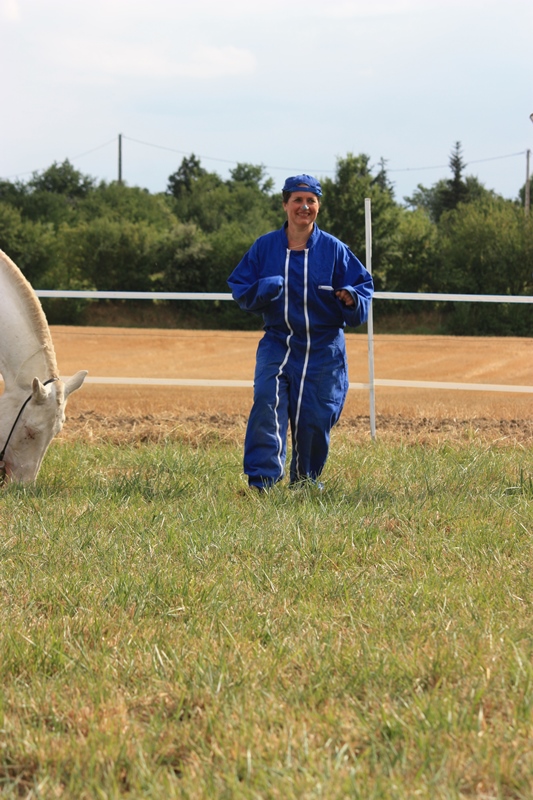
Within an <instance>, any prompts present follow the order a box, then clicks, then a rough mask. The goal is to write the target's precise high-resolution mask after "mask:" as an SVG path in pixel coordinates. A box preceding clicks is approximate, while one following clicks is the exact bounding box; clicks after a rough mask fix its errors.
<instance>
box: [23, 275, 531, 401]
mask: <svg viewBox="0 0 533 800" xmlns="http://www.w3.org/2000/svg"><path fill="white" fill-rule="evenodd" d="M35 294H36V295H37V296H38V297H58V298H83V299H88V300H211V301H213V300H224V301H225V300H233V298H232V296H231V294H229V293H225V292H103V291H102V292H100V291H77V290H62V289H58V290H56V289H38V290H36V292H35ZM374 299H375V300H431V301H438V302H444V301H450V302H468V303H470V302H474V303H533V296H523V295H489V294H487V295H484V294H429V293H423V292H421V293H417V292H375V293H374ZM372 337H373V331H372V333H370V332H369V338H372ZM371 349H372V348H371ZM532 373H533V365H532ZM369 377H370V381H369V382H368V383H350V389H369V390H371V391H372V387H373V386H391V387H394V386H397V387H403V388H420V389H452V390H453V389H459V390H461V391H476V392H478V391H479V392H522V393H531V394H533V386H521V385H520V386H516V385H503V384H485V383H448V382H441V381H408V380H387V379H384V378H383V379H382V378H373V376H372V375H371V376H369ZM86 381H87V382H88V383H100V384H130V385H145V386H219V387H241V386H242V387H250V386H252V385H253V382H252V381H251V380H250V381H239V380H210V379H201V378H143V377H137V378H136V377H132V378H129V377H128V378H119V377H116V378H104V377H97V376H88V377H87V378H86Z"/></svg>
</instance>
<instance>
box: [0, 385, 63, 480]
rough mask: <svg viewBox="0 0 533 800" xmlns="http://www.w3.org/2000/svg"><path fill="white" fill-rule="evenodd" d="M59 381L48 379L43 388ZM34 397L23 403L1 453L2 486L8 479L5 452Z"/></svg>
mask: <svg viewBox="0 0 533 800" xmlns="http://www.w3.org/2000/svg"><path fill="white" fill-rule="evenodd" d="M58 380H59V378H48V380H47V381H45V382H44V383H43V386H46V385H47V384H48V383H53V382H54V381H58ZM32 397H33V395H32V394H30V396H29V397H27V398H26V400H25V401H24V402H23V404H22V406H21V408H20V411H19V413H18V414H17V417H16V419H15V422H14V423H13V425H12V426H11V430H10V431H9V435H8V437H7V439H6V443H5V445H4V447H3V450H2V452H1V453H0V484H2V483H3V482H4V480H5V477H6V462H5V461H4V455H5V452H6V450H7V446H8V444H9V440H10V439H11V437H12V435H13V431H14V430H15V428H16V426H17V422H18V421H19V419H20V418H21V416H22V412H23V411H24V409H25V408H26V406H27V405H28V403H29V402H30V400H31V398H32Z"/></svg>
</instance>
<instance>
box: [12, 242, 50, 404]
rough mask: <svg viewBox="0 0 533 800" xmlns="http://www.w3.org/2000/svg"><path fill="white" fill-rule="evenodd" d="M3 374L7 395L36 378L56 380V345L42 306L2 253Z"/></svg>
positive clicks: (22, 388)
mask: <svg viewBox="0 0 533 800" xmlns="http://www.w3.org/2000/svg"><path fill="white" fill-rule="evenodd" d="M0 323H1V337H0V373H1V374H2V377H3V379H4V384H5V389H4V391H5V392H8V391H14V390H15V389H16V388H18V389H20V390H23V391H27V390H28V388H29V387H30V386H31V382H32V380H33V378H39V379H40V380H41V381H44V380H47V379H48V378H54V377H57V363H56V357H55V352H54V346H53V344H52V339H51V336H50V331H49V329H48V324H47V322H46V317H45V316H44V313H43V310H42V308H41V304H40V303H39V301H38V299H37V297H36V296H35V294H34V292H33V290H32V288H31V286H30V284H29V283H28V282H27V281H26V279H25V278H24V277H23V276H22V273H21V272H20V271H19V270H18V268H17V267H15V265H14V264H13V262H11V261H10V260H9V259H8V258H7V257H6V256H5V255H4V254H3V253H1V254H0Z"/></svg>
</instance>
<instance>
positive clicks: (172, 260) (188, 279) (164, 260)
mask: <svg viewBox="0 0 533 800" xmlns="http://www.w3.org/2000/svg"><path fill="white" fill-rule="evenodd" d="M210 253H211V245H210V244H209V241H208V239H207V237H206V235H205V234H204V233H203V231H201V230H200V229H199V228H198V227H197V226H196V225H194V224H192V223H179V222H176V223H175V224H174V225H173V226H172V228H170V229H169V230H167V231H165V232H164V233H163V234H162V235H160V236H159V238H158V240H157V242H156V244H155V247H154V258H153V264H154V275H153V280H154V288H157V289H158V290H160V291H166V292H205V291H208V287H209V284H210V274H209V267H208V257H209V255H210Z"/></svg>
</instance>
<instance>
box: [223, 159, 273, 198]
mask: <svg viewBox="0 0 533 800" xmlns="http://www.w3.org/2000/svg"><path fill="white" fill-rule="evenodd" d="M230 176H231V180H232V182H233V183H242V184H244V185H245V186H249V187H251V188H256V189H259V191H260V192H264V193H265V194H269V193H270V192H271V191H272V188H273V186H274V181H273V180H272V178H269V177H267V176H266V174H265V167H264V166H263V165H262V164H246V163H238V164H237V166H236V167H235V168H234V169H232V170H230Z"/></svg>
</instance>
